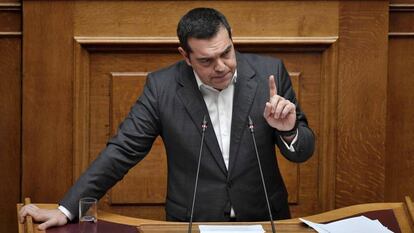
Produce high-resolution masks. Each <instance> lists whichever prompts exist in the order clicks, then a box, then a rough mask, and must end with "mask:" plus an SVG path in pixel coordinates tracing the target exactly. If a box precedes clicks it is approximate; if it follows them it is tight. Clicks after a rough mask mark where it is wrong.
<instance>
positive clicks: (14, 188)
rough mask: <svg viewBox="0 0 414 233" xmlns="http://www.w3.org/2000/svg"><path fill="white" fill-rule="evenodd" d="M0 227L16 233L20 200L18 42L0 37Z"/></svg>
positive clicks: (16, 39) (19, 65) (19, 79)
mask: <svg viewBox="0 0 414 233" xmlns="http://www.w3.org/2000/svg"><path fill="white" fill-rule="evenodd" d="M0 51H1V52H0V100H1V101H0V109H1V114H0V160H1V163H0V183H1V185H0V195H1V201H0V210H1V211H0V225H1V229H2V230H4V232H16V230H17V225H16V222H17V218H16V214H14V213H13V212H14V211H15V203H17V202H19V200H20V190H21V189H20V178H21V169H20V164H21V157H20V148H21V142H20V136H21V131H20V129H21V127H20V125H21V81H22V80H21V62H20V61H21V38H9V37H2V36H0Z"/></svg>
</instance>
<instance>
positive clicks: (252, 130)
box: [248, 116, 276, 233]
mask: <svg viewBox="0 0 414 233" xmlns="http://www.w3.org/2000/svg"><path fill="white" fill-rule="evenodd" d="M248 126H249V130H250V133H251V135H252V138H253V144H254V149H255V151H256V157H257V163H258V164H259V171H260V177H261V178H262V184H263V190H264V193H265V197H266V204H267V209H268V211H269V217H270V224H271V225H272V232H273V233H276V230H275V225H274V224H273V216H272V211H271V210H270V204H269V196H268V195H267V191H266V184H265V181H264V178H263V171H262V165H261V164H260V158H259V152H258V151H257V145H256V139H255V137H254V125H253V121H252V118H250V116H249V125H248Z"/></svg>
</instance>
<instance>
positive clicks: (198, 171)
mask: <svg viewBox="0 0 414 233" xmlns="http://www.w3.org/2000/svg"><path fill="white" fill-rule="evenodd" d="M206 129H207V120H206V116H205V115H204V117H203V123H202V125H201V144H200V154H199V155H198V165H197V173H196V180H195V185H194V193H193V203H192V205H191V215H190V222H189V224H188V233H191V228H192V226H193V212H194V203H195V199H196V193H197V185H198V174H199V173H200V164H201V154H202V153H203V144H204V133H205V131H206Z"/></svg>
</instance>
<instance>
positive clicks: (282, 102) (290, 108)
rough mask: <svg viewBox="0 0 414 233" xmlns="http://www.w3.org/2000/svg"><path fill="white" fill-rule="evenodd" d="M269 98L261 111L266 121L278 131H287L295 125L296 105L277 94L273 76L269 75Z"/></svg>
mask: <svg viewBox="0 0 414 233" xmlns="http://www.w3.org/2000/svg"><path fill="white" fill-rule="evenodd" d="M269 91H270V99H269V101H268V102H266V106H265V110H264V113H263V116H264V118H265V119H266V121H267V123H268V124H269V125H270V126H272V127H273V128H275V129H277V130H279V131H289V130H292V129H293V128H294V127H295V123H296V106H295V105H294V104H293V103H292V102H290V101H289V100H287V99H285V98H283V97H282V96H279V95H278V94H277V89H276V84H275V78H274V76H273V75H270V76H269Z"/></svg>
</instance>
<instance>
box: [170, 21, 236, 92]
mask: <svg viewBox="0 0 414 233" xmlns="http://www.w3.org/2000/svg"><path fill="white" fill-rule="evenodd" d="M188 45H189V46H190V48H191V50H192V52H190V53H187V52H185V51H184V49H182V48H181V47H179V48H178V50H179V51H180V53H181V54H182V55H183V56H184V58H185V60H186V62H187V64H188V65H189V66H191V67H193V69H194V71H195V72H196V73H197V75H198V76H199V78H200V79H201V81H202V82H203V83H204V84H206V85H209V86H211V87H214V88H215V89H217V90H223V89H225V88H226V87H227V86H228V85H229V84H230V81H231V79H232V78H233V75H234V72H235V70H236V63H237V62H236V54H235V51H234V47H233V41H232V40H231V39H230V37H229V34H228V33H227V30H226V29H225V28H224V27H221V28H220V29H219V31H218V32H217V35H215V36H214V37H212V38H210V39H195V38H189V39H188Z"/></svg>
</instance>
